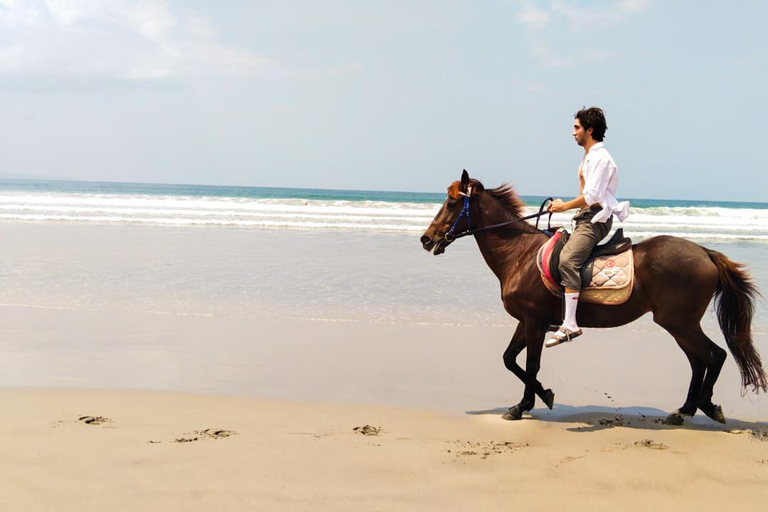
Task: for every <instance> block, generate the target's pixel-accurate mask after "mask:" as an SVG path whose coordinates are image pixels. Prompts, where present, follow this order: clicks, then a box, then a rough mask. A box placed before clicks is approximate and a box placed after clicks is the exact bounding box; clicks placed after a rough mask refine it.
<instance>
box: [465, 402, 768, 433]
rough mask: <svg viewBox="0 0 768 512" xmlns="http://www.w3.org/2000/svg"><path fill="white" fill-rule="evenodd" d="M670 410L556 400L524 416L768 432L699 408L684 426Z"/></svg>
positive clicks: (600, 426) (577, 428) (762, 424)
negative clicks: (672, 420)
mask: <svg viewBox="0 0 768 512" xmlns="http://www.w3.org/2000/svg"><path fill="white" fill-rule="evenodd" d="M505 412H507V408H506V407H498V408H495V409H488V410H485V411H467V412H466V414H469V415H486V414H487V415H498V416H499V417H501V416H502V415H503V414H504V413H505ZM667 414H668V412H666V411H662V410H660V409H654V408H651V407H602V406H597V405H585V406H573V405H564V404H555V407H554V409H553V410H551V411H550V410H549V409H546V408H536V409H534V410H533V411H531V412H530V413H528V414H526V415H524V416H523V421H525V420H539V421H549V422H554V423H572V424H576V425H573V426H571V427H569V428H566V430H568V431H571V432H596V431H598V430H605V429H609V428H615V427H626V428H635V429H641V430H666V429H688V430H705V431H713V432H717V431H720V432H729V431H739V430H751V431H752V432H754V433H763V432H765V433H766V434H765V435H766V436H768V422H766V421H757V422H755V421H743V420H739V419H736V418H726V421H727V424H725V425H722V424H720V423H717V422H716V421H714V420H711V419H709V418H707V417H706V416H704V414H703V413H701V412H699V413H697V414H696V416H694V417H693V418H686V420H685V423H684V424H683V425H680V426H674V425H665V424H664V423H663V421H664V419H665V418H666V417H667Z"/></svg>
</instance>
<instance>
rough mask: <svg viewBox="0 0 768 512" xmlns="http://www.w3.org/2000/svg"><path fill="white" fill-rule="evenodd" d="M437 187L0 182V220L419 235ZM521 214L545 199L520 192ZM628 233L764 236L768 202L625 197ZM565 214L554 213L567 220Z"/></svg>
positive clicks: (436, 201)
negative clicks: (431, 190) (359, 188)
mask: <svg viewBox="0 0 768 512" xmlns="http://www.w3.org/2000/svg"><path fill="white" fill-rule="evenodd" d="M444 199H445V195H444V194H443V193H435V194H427V193H413V192H371V191H345V190H315V189H281V188H259V187H221V186H203V185H156V184H141V183H100V182H66V181H26V180H0V220H6V221H16V222H58V223H67V222H69V223H73V222H74V223H99V224H122V225H126V224H150V225H156V226H194V227H239V228H272V229H283V230H284V229H298V230H305V231H307V230H318V231H326V232H328V231H334V230H335V231H375V232H400V233H419V232H421V231H423V230H424V229H425V228H426V226H428V225H429V223H430V222H431V220H432V219H433V217H434V215H435V213H436V212H437V210H438V209H439V207H440V204H441V203H442V202H443V200H444ZM522 199H523V200H524V201H525V203H526V205H527V208H526V213H534V212H536V211H537V210H538V207H539V205H540V204H541V202H542V200H543V199H544V198H542V197H535V196H522ZM630 201H631V209H630V216H629V218H628V219H627V221H626V222H624V223H623V227H624V230H625V232H626V233H627V234H628V235H629V236H632V237H634V238H643V237H649V236H654V235H659V234H671V235H676V236H683V237H686V238H689V239H692V240H697V241H698V240H715V241H726V240H727V241H748V242H762V243H768V203H734V202H712V201H677V200H667V201H662V200H648V199H631V200H630ZM571 216H572V213H563V214H556V215H555V216H553V219H552V222H553V223H554V224H560V225H567V224H568V223H569V222H570V218H571Z"/></svg>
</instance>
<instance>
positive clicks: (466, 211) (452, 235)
mask: <svg viewBox="0 0 768 512" xmlns="http://www.w3.org/2000/svg"><path fill="white" fill-rule="evenodd" d="M460 193H461V195H463V196H464V206H463V207H462V208H461V213H459V216H458V217H457V218H456V221H455V222H454V223H453V226H451V229H449V230H448V232H447V233H446V234H445V240H446V241H447V242H448V243H451V242H453V241H454V240H456V239H457V238H461V237H465V236H468V235H474V234H475V233H479V232H481V231H488V230H491V229H498V228H501V227H504V226H509V225H510V224H514V223H515V222H521V221H524V220H528V219H533V218H536V229H539V218H541V217H543V216H544V215H547V214H549V218H548V219H547V230H548V231H552V224H551V222H552V212H545V211H544V206H545V205H546V204H547V203H548V202H550V201H553V198H551V197H548V198H546V199H545V200H544V202H543V203H541V206H540V207H539V213H534V214H531V215H527V216H525V217H522V218H519V219H515V220H510V221H507V222H501V223H499V224H493V225H491V226H483V227H482V228H477V229H472V221H471V219H470V217H469V197H470V196H471V195H472V188H471V187H470V188H469V190H467V193H466V194H464V193H463V192H460ZM465 216H466V217H467V229H466V230H464V231H462V232H461V233H458V234H455V233H454V230H455V229H456V226H458V225H459V221H460V220H461V219H462V218H463V217H465Z"/></svg>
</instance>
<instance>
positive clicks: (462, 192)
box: [421, 170, 484, 256]
mask: <svg viewBox="0 0 768 512" xmlns="http://www.w3.org/2000/svg"><path fill="white" fill-rule="evenodd" d="M483 190H484V187H483V184H482V183H480V182H479V181H477V180H474V179H471V178H470V177H469V173H467V171H466V170H465V171H464V172H463V173H461V181H454V182H453V183H452V184H451V186H450V187H448V197H447V198H446V200H445V202H444V203H443V206H442V207H441V208H440V211H439V212H437V215H435V219H434V220H433V221H432V224H430V225H429V227H428V228H427V230H426V231H425V232H424V235H423V236H422V237H421V245H422V246H424V249H425V250H426V251H432V250H434V254H435V256H437V255H438V254H442V253H444V252H445V248H446V247H448V246H449V245H450V244H451V242H453V238H452V236H453V235H456V234H458V233H460V232H462V231H465V230H467V229H470V226H469V219H468V218H467V216H466V215H463V216H462V210H464V207H465V202H466V201H469V203H468V204H469V205H470V207H471V205H472V204H475V203H476V198H477V197H479V196H480V194H481V193H482V192H483ZM470 217H471V216H470ZM446 235H448V236H446Z"/></svg>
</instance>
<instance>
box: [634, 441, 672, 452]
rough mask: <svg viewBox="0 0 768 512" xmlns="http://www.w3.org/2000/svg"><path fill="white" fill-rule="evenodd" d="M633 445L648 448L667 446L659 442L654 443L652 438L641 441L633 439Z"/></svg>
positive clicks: (661, 448) (658, 448) (657, 448)
mask: <svg viewBox="0 0 768 512" xmlns="http://www.w3.org/2000/svg"><path fill="white" fill-rule="evenodd" d="M635 446H639V447H641V448H650V449H651V450H666V449H667V448H669V446H667V445H665V444H661V443H655V442H653V440H652V439H643V440H642V441H635Z"/></svg>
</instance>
